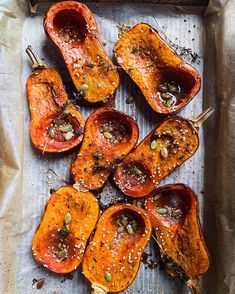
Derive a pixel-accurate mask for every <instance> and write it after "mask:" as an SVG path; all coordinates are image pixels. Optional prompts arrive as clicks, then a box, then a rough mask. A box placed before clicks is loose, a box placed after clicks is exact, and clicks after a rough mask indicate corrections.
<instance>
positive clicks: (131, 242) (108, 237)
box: [82, 204, 152, 292]
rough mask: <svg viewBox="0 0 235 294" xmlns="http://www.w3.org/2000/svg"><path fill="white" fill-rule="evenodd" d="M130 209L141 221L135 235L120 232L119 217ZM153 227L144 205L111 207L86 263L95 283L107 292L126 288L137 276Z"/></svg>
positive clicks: (86, 268)
mask: <svg viewBox="0 0 235 294" xmlns="http://www.w3.org/2000/svg"><path fill="white" fill-rule="evenodd" d="M126 212H128V213H132V214H133V215H134V216H135V217H136V219H137V220H138V227H137V230H136V232H135V233H134V234H133V235H130V234H128V232H127V231H124V232H122V233H118V231H117V228H118V224H117V218H118V216H120V215H121V214H122V213H126ZM151 230H152V229H151V224H150V221H149V218H148V216H147V215H146V213H145V212H144V210H143V209H142V208H139V207H137V206H133V205H128V204H127V205H116V206H112V207H110V208H108V209H107V210H106V211H105V212H104V213H103V214H102V216H101V218H100V220H99V222H98V225H97V229H96V231H95V234H94V237H93V239H92V242H91V243H90V244H89V246H88V248H87V250H86V252H85V255H84V258H83V262H82V267H83V273H84V275H85V277H86V278H87V279H88V280H89V281H90V282H91V283H92V286H96V287H99V288H101V289H103V290H104V291H106V292H119V291H123V290H124V289H126V288H127V287H128V286H129V285H130V284H131V283H132V282H133V280H134V279H135V277H136V274H137V272H138V269H139V265H140V260H141V256H142V253H143V251H144V248H145V246H146V245H147V242H148V240H149V239H150V236H151ZM107 271H108V272H109V273H110V275H111V277H112V279H111V281H107V280H106V278H105V273H106V272H107Z"/></svg>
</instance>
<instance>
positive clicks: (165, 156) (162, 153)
mask: <svg viewBox="0 0 235 294" xmlns="http://www.w3.org/2000/svg"><path fill="white" fill-rule="evenodd" d="M160 152H161V156H162V157H163V158H167V157H168V150H167V148H166V147H165V146H163V147H162V149H161V151H160Z"/></svg>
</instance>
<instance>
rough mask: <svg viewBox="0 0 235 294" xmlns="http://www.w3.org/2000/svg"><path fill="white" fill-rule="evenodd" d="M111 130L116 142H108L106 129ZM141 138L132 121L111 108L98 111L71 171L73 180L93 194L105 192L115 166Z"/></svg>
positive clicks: (93, 116) (88, 125) (113, 140)
mask: <svg viewBox="0 0 235 294" xmlns="http://www.w3.org/2000/svg"><path fill="white" fill-rule="evenodd" d="M110 126H111V128H112V131H110V133H111V134H112V138H111V139H107V138H106V137H105V132H103V133H102V129H103V128H106V127H107V129H109V127H110ZM138 136H139V130H138V126H137V124H136V122H135V121H134V119H133V118H132V117H130V116H128V115H127V114H125V113H123V112H120V111H116V110H113V109H109V108H100V109H98V110H96V111H95V112H93V113H92V114H91V115H90V116H89V118H88V119H87V121H86V125H85V133H84V140H83V142H82V146H81V149H80V151H79V153H78V155H77V158H76V160H75V162H74V163H73V164H72V167H71V176H72V178H73V179H74V180H75V181H76V182H77V183H78V184H80V185H81V186H82V187H85V188H87V189H89V190H96V189H99V188H101V187H102V186H103V185H104V183H105V181H106V180H107V178H108V176H109V174H110V172H111V171H112V169H113V168H114V166H115V165H116V164H118V163H120V161H121V160H122V159H123V157H125V156H126V154H127V153H129V152H130V151H131V150H132V148H133V147H134V146H135V144H136V142H137V140H138ZM96 155H98V156H96Z"/></svg>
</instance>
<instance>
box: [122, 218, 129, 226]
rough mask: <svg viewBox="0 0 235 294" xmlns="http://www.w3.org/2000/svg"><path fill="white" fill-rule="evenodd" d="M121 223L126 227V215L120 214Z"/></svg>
mask: <svg viewBox="0 0 235 294" xmlns="http://www.w3.org/2000/svg"><path fill="white" fill-rule="evenodd" d="M121 224H122V225H123V226H124V227H126V226H127V225H128V218H127V217H126V216H121Z"/></svg>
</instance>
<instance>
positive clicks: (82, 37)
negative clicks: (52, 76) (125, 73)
mask: <svg viewBox="0 0 235 294" xmlns="http://www.w3.org/2000/svg"><path fill="white" fill-rule="evenodd" d="M44 28H45V31H46V34H47V35H48V37H49V38H50V39H51V40H52V42H53V43H54V44H55V45H56V46H57V48H58V49H59V51H60V53H61V54H62V56H63V59H64V61H65V63H66V65H67V68H68V70H69V73H70V76H71V78H72V80H73V83H74V85H75V87H76V88H77V90H78V92H81V90H80V86H81V85H83V84H86V85H88V89H87V90H86V91H85V92H83V93H82V94H83V95H82V96H83V99H84V100H85V101H86V102H88V103H98V102H104V103H106V102H107V101H108V100H112V99H114V94H115V91H116V89H117V87H118V86H119V74H118V72H117V70H116V68H115V66H114V65H113V63H112V61H111V60H110V59H109V57H108V56H107V54H106V52H105V51H104V48H103V45H102V43H101V41H100V39H99V32H98V27H97V23H96V20H95V18H94V16H93V14H92V12H91V11H90V10H89V9H88V7H87V6H86V5H84V4H82V3H78V2H76V1H64V2H59V3H56V4H54V5H52V7H51V8H50V9H49V10H48V12H47V14H46V16H45V22H44ZM68 36H70V37H68ZM66 37H67V38H66Z"/></svg>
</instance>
